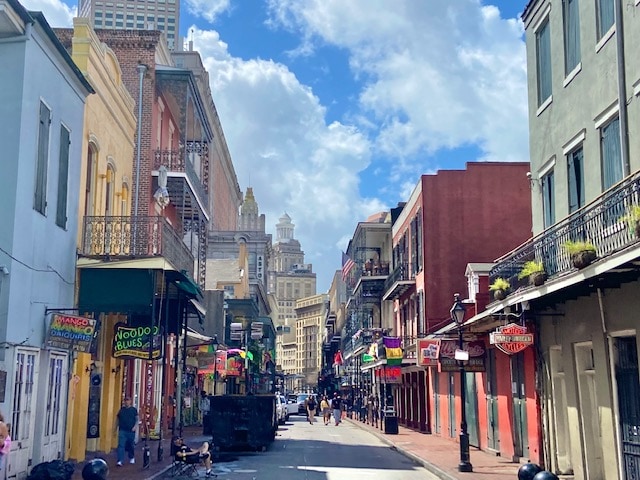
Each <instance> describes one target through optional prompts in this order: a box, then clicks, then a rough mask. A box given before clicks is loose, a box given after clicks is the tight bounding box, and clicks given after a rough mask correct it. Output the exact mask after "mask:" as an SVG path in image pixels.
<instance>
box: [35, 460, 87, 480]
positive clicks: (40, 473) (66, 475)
mask: <svg viewBox="0 0 640 480" xmlns="http://www.w3.org/2000/svg"><path fill="white" fill-rule="evenodd" d="M75 468H76V467H75V464H74V463H73V462H64V461H62V460H52V461H50V462H44V463H39V464H38V465H36V466H35V467H33V468H32V469H31V473H30V474H29V476H28V477H27V480H71V477H72V476H73V472H74V470H75Z"/></svg>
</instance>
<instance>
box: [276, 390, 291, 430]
mask: <svg viewBox="0 0 640 480" xmlns="http://www.w3.org/2000/svg"><path fill="white" fill-rule="evenodd" d="M276 413H277V417H278V424H279V425H284V424H285V422H286V421H287V420H289V410H288V409H287V401H286V399H285V398H284V397H283V396H282V395H276Z"/></svg>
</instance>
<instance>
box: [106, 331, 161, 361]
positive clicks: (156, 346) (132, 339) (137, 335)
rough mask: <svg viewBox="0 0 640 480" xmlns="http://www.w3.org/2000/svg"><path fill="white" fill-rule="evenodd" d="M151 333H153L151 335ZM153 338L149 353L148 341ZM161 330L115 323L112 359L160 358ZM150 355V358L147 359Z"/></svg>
mask: <svg viewBox="0 0 640 480" xmlns="http://www.w3.org/2000/svg"><path fill="white" fill-rule="evenodd" d="M152 331H153V333H152ZM151 337H153V347H152V349H151V352H149V339H150V338H151ZM161 345H162V330H161V329H160V328H158V327H157V326H155V325H154V326H153V327H151V326H145V327H132V326H129V325H125V324H124V323H116V325H115V332H114V335H113V349H112V353H111V356H112V357H114V358H143V359H146V360H149V359H152V360H153V359H157V358H160V357H161V356H162V349H161ZM149 353H151V357H149Z"/></svg>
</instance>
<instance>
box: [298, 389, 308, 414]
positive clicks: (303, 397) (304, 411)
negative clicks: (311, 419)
mask: <svg viewBox="0 0 640 480" xmlns="http://www.w3.org/2000/svg"><path fill="white" fill-rule="evenodd" d="M307 398H309V394H308V393H299V394H298V396H297V397H296V404H297V405H298V410H297V412H296V413H298V415H305V416H306V415H307V407H306V406H305V404H304V402H305V401H306V400H307Z"/></svg>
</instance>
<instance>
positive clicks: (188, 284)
mask: <svg viewBox="0 0 640 480" xmlns="http://www.w3.org/2000/svg"><path fill="white" fill-rule="evenodd" d="M180 273H181V276H180V278H178V279H176V280H175V284H176V286H177V287H178V288H179V289H180V290H182V291H183V292H185V293H186V294H187V295H190V296H191V297H202V296H203V294H202V290H201V289H200V286H199V285H198V284H197V283H196V282H194V281H193V279H192V278H191V277H190V276H189V273H188V272H187V271H186V270H182V271H181V272H180Z"/></svg>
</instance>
